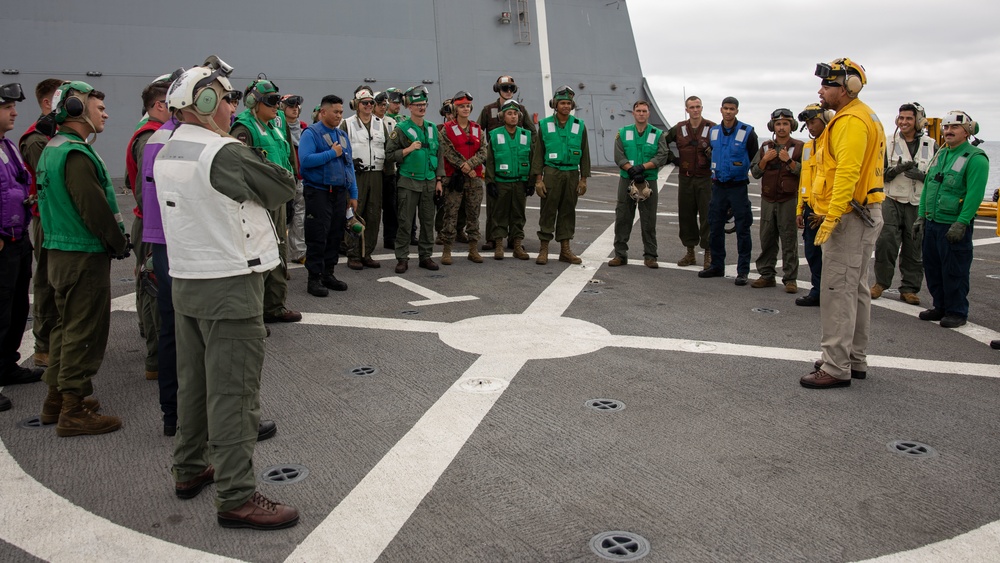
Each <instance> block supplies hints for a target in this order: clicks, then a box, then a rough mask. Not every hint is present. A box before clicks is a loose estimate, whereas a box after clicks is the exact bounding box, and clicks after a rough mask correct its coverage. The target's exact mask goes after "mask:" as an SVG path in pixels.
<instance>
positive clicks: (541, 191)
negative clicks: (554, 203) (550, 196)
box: [535, 178, 547, 197]
mask: <svg viewBox="0 0 1000 563" xmlns="http://www.w3.org/2000/svg"><path fill="white" fill-rule="evenodd" d="M535 193H536V194H538V197H545V194H546V193H547V191H546V189H545V182H543V181H542V179H541V178H539V179H538V180H537V181H536V182H535Z"/></svg>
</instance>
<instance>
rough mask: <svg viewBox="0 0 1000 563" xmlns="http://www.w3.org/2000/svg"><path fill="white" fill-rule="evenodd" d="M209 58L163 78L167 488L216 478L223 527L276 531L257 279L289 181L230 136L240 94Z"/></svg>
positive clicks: (157, 167) (286, 510) (279, 511)
mask: <svg viewBox="0 0 1000 563" xmlns="http://www.w3.org/2000/svg"><path fill="white" fill-rule="evenodd" d="M210 60H211V59H210ZM214 60H215V64H210V65H208V66H202V67H194V68H192V69H190V70H188V71H186V72H185V73H184V74H183V75H182V76H181V77H180V78H178V79H177V81H175V82H174V83H173V84H172V85H171V88H170V91H169V92H168V93H167V105H168V106H169V108H170V110H171V111H172V112H173V113H174V116H175V117H177V119H178V120H179V121H180V122H181V124H180V125H179V126H178V127H177V129H176V130H175V131H174V134H173V136H171V138H170V140H169V141H167V142H166V143H165V144H164V146H163V149H162V150H161V151H160V152H159V154H158V155H157V157H156V161H155V164H154V167H153V176H154V179H155V181H156V186H157V196H158V197H157V199H158V203H159V206H160V212H161V215H162V218H163V230H164V236H165V238H166V240H167V255H168V258H169V260H170V276H171V278H173V288H172V289H173V298H174V299H173V303H174V311H175V322H176V334H177V383H178V391H177V405H178V409H177V414H178V418H177V437H176V441H175V442H174V465H173V476H174V480H175V493H176V495H177V496H178V497H179V498H182V499H191V498H194V497H195V496H197V495H198V493H199V492H201V489H202V488H204V487H205V485H208V484H210V483H212V482H213V481H216V482H217V488H216V496H215V507H216V510H217V511H218V522H219V524H220V525H221V526H223V527H227V528H253V529H258V530H273V529H280V528H287V527H289V526H294V525H295V524H296V523H298V520H299V515H298V511H297V510H295V509H294V508H292V507H290V506H287V505H283V504H281V503H277V502H274V501H271V500H269V499H267V498H266V497H264V496H263V495H261V494H260V493H259V492H257V490H256V489H257V483H256V477H255V474H254V469H253V452H254V446H255V444H256V442H257V429H258V422H259V420H260V397H259V392H260V374H261V368H262V367H263V364H264V335H265V330H264V321H263V313H264V310H263V303H264V274H265V273H266V272H268V271H270V270H272V269H274V268H275V267H276V266H277V265H278V264H279V256H278V238H277V233H276V232H275V228H274V223H273V222H272V221H271V217H270V215H269V214H268V211H267V210H268V209H275V208H278V207H279V206H281V205H284V203H285V202H286V201H288V200H289V199H290V198H291V197H292V196H293V195H294V193H295V179H294V177H293V176H292V174H291V173H290V172H288V171H287V170H286V169H284V168H282V167H281V166H278V165H276V164H272V163H270V162H268V161H267V159H266V158H265V157H264V155H263V154H262V153H261V151H260V150H256V149H252V148H250V147H247V146H246V145H244V144H242V143H240V142H239V141H237V140H236V139H234V138H232V137H230V136H228V135H227V134H226V131H227V130H228V129H229V122H230V118H231V117H232V114H233V111H234V109H235V101H234V100H238V99H239V98H238V97H236V96H233V94H234V90H233V88H232V85H231V84H230V83H229V80H228V78H227V77H228V76H229V74H230V73H231V72H232V67H230V66H229V65H226V64H225V63H224V62H222V61H221V60H218V59H217V58H215V59H214ZM215 477H218V479H215Z"/></svg>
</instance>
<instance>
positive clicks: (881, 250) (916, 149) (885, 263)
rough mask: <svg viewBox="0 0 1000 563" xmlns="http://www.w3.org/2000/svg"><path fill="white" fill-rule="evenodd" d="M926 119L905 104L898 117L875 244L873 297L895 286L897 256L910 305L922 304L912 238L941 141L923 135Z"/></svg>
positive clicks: (920, 278) (921, 273)
mask: <svg viewBox="0 0 1000 563" xmlns="http://www.w3.org/2000/svg"><path fill="white" fill-rule="evenodd" d="M926 125H927V118H926V117H925V116H924V108H923V107H921V106H920V104H917V103H912V104H903V105H902V106H900V107H899V114H898V115H897V116H896V131H895V132H894V133H893V134H892V137H891V138H890V139H888V140H887V141H886V144H885V150H886V153H885V158H886V169H885V176H884V181H885V201H883V202H882V218H883V220H885V225H884V226H883V227H882V233H881V234H879V236H878V241H877V242H876V243H875V285H873V286H872V289H871V294H872V299H878V298H879V297H881V296H882V292H883V291H885V290H886V289H887V288H889V287H892V276H893V274H894V273H895V270H896V257H897V256H898V257H899V275H900V277H901V278H902V279H901V281H900V285H899V298H900V299H901V300H902V301H906V302H907V303H909V304H910V305H920V297H918V296H917V293H919V292H920V285H921V284H922V283H923V281H924V266H923V263H922V262H921V258H920V255H921V249H920V243H921V241H920V240H919V239H914V238H913V223H914V222H916V220H917V208H918V207H919V206H920V193H921V191H922V190H923V187H924V177H925V175H926V174H927V167H928V166H929V165H930V163H931V158H933V157H934V153H935V152H937V143H936V142H935V141H934V139H932V138H931V136H930V135H924V127H926Z"/></svg>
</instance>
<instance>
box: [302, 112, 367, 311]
mask: <svg viewBox="0 0 1000 563" xmlns="http://www.w3.org/2000/svg"><path fill="white" fill-rule="evenodd" d="M343 117H344V100H342V99H341V98H340V97H339V96H334V95H332V94H331V95H327V96H323V99H322V100H321V102H320V110H319V121H317V122H316V123H313V124H312V125H310V126H309V127H308V128H307V129H306V130H305V131H304V132H303V133H302V138H301V139H300V140H299V169H300V170H301V171H302V183H303V184H304V185H305V189H304V192H305V198H306V270H308V271H309V282H308V285H307V286H306V289H307V291H308V292H309V294H310V295H315V296H316V297H326V296H327V295H329V293H330V292H329V291H328V290H330V289H332V290H334V291H347V284H346V283H344V282H342V281H340V280H338V279H337V277H336V276H335V275H334V269H335V268H336V266H337V262H338V261H339V260H340V243H341V242H342V241H343V240H344V233H345V225H346V223H347V210H348V208H350V210H351V212H352V213H357V210H358V185H357V182H356V181H355V179H354V163H353V162H352V160H351V159H352V156H351V155H352V153H351V141H350V139H349V138H348V136H347V133H345V132H344V131H343V130H342V129H341V128H340V122H341V120H342V119H343Z"/></svg>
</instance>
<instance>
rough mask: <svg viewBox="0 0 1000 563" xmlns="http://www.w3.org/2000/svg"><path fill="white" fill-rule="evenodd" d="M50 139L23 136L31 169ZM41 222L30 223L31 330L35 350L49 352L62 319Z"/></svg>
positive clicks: (39, 135)
mask: <svg viewBox="0 0 1000 563" xmlns="http://www.w3.org/2000/svg"><path fill="white" fill-rule="evenodd" d="M48 142H49V139H48V137H46V136H45V135H42V134H41V133H39V132H37V131H35V132H32V133H31V134H30V135H28V136H26V137H24V138H23V139H21V144H20V149H21V156H23V157H24V162H25V163H26V164H27V165H28V168H30V169H31V170H38V160H39V159H40V158H41V156H42V149H44V148H45V145H46V143H48ZM43 238H44V237H43V233H42V222H41V220H39V218H37V217H36V218H34V220H33V221H32V222H31V242H32V246H33V247H34V252H35V271H34V276H33V277H34V279H33V280H32V282H31V291H32V294H33V297H32V304H31V332H32V334H33V335H34V336H35V352H36V353H48V351H49V333H51V332H52V327H53V326H55V324H56V320H57V319H58V318H59V311H57V310H56V298H55V291H54V290H53V289H52V284H50V283H49V274H48V262H49V259H48V254H49V251H48V250H45V248H43V247H42V240H43Z"/></svg>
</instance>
